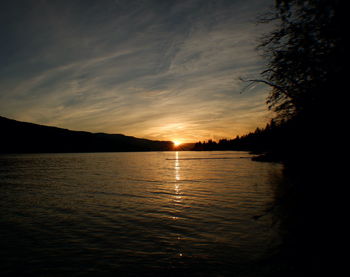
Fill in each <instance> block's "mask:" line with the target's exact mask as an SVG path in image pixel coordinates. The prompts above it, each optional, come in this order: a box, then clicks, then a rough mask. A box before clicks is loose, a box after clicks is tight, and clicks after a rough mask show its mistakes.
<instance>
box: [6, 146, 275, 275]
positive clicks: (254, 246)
mask: <svg viewBox="0 0 350 277" xmlns="http://www.w3.org/2000/svg"><path fill="white" fill-rule="evenodd" d="M249 157H250V156H249V154H248V153H245V152H233V151H232V152H146V153H88V154H26V155H2V156H0V196H1V198H0V223H1V227H0V228H1V229H0V235H1V247H0V255H1V257H0V258H1V260H0V271H1V273H2V276H6V275H14V276H63V275H66V276H115V275H120V276H145V275H149V276H155V275H162V276H164V275H170V276H264V274H265V275H266V276H269V272H268V269H267V268H268V266H266V265H264V262H262V261H264V260H266V259H267V257H269V255H271V253H272V251H274V248H275V247H276V245H278V240H279V235H278V232H277V231H276V230H275V228H273V225H272V222H271V218H270V217H269V216H262V217H259V219H258V220H257V219H256V216H259V215H261V214H264V212H265V210H266V208H268V207H269V206H270V205H271V203H272V202H273V200H274V187H273V181H272V180H273V178H272V177H273V176H275V175H276V174H277V175H278V174H280V172H281V165H279V164H273V163H258V162H253V161H251V160H250V159H249ZM232 274H233V275H232Z"/></svg>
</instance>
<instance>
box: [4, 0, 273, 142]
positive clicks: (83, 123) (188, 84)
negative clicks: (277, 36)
mask: <svg viewBox="0 0 350 277" xmlns="http://www.w3.org/2000/svg"><path fill="white" fill-rule="evenodd" d="M29 2H30V4H31V5H29V6H30V7H28V6H27V7H19V6H18V5H17V6H16V1H15V4H13V5H14V6H13V7H11V8H12V10H14V11H13V12H15V11H16V9H15V8H18V11H17V12H18V13H21V17H19V16H18V20H19V21H18V22H16V23H14V22H12V21H11V22H8V25H7V28H10V29H12V30H14V34H15V38H14V37H13V36H12V37H9V32H8V30H5V31H6V32H5V33H4V34H3V37H5V38H7V39H8V42H7V44H6V45H4V46H2V47H1V48H0V51H1V52H0V53H2V54H1V55H5V52H6V51H7V52H8V51H9V50H8V49H10V48H11V47H12V48H13V47H14V48H15V49H17V51H16V52H11V53H10V55H9V56H7V58H6V63H4V64H3V65H1V66H0V74H1V75H0V90H1V94H0V109H1V111H2V115H4V116H8V117H12V118H16V119H19V120H27V121H32V122H36V123H41V124H50V125H56V126H60V127H65V128H70V129H78V130H88V131H99V132H101V131H103V132H112V133H125V134H128V135H134V136H140V137H148V138H153V139H175V138H178V139H182V140H187V141H190V140H199V139H204V138H221V137H232V136H235V135H236V134H243V133H245V132H247V131H250V130H251V129H253V128H255V127H256V126H258V125H261V124H263V123H264V122H265V121H266V119H267V117H268V113H267V111H266V107H265V105H264V99H265V97H266V91H267V88H265V87H262V86H257V87H255V88H254V89H253V90H251V91H249V92H247V93H244V94H240V90H241V89H242V84H241V83H239V81H238V77H239V76H245V75H249V74H256V73H257V72H258V71H259V70H260V69H261V60H260V58H259V57H258V55H257V53H256V52H255V50H254V48H255V44H256V39H257V37H258V36H259V34H260V32H261V30H259V27H257V26H256V25H255V24H254V23H253V22H254V18H255V17H256V15H257V13H258V12H261V11H262V10H263V9H267V8H268V7H269V4H271V3H270V2H271V1H268V0H266V1H261V0H255V1H224V0H223V1H220V0H219V1H204V0H202V1H200V0H199V1H141V0H139V1H122V0H119V1H103V2H96V3H95V2H93V4H92V5H88V4H87V2H86V1H74V2H73V1H58V3H54V4H53V2H52V1H41V2H38V1H29ZM247 2H249V3H247ZM7 8H8V9H10V8H9V7H7ZM30 8H31V9H30ZM15 13H16V12H15ZM21 28H24V29H25V30H23V29H21ZM12 48H11V49H12Z"/></svg>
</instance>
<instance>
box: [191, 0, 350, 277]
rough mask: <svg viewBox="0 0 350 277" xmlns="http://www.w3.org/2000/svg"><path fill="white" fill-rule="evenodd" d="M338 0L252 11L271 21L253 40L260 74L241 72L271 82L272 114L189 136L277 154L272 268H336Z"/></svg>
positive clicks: (306, 271)
mask: <svg viewBox="0 0 350 277" xmlns="http://www.w3.org/2000/svg"><path fill="white" fill-rule="evenodd" d="M346 12H347V9H346V7H345V1H341V0H276V1H275V8H274V10H273V11H271V12H270V13H269V14H265V15H264V16H263V17H261V18H260V19H259V22H261V23H270V24H274V25H273V26H275V27H274V29H273V30H272V31H271V32H270V33H269V34H267V35H265V36H264V37H263V38H262V39H261V41H260V44H259V46H258V47H257V48H258V50H259V51H261V53H262V55H263V57H264V58H265V61H266V67H265V68H264V70H263V71H262V72H261V74H260V76H258V77H254V78H242V79H243V80H244V81H245V82H246V85H247V87H249V86H250V85H252V84H255V83H263V84H266V85H268V86H269V87H270V88H271V90H270V93H269V95H268V98H267V105H268V108H269V109H270V110H272V111H273V112H275V114H276V117H275V118H274V119H273V120H272V121H271V122H270V123H269V124H267V125H266V127H265V128H257V129H256V130H255V131H254V132H251V133H249V134H246V135H244V136H241V137H236V138H235V139H222V140H220V141H219V142H215V141H212V140H209V141H206V142H198V143H196V145H195V147H194V150H246V151H251V152H253V153H257V154H260V155H258V156H257V157H256V158H255V160H259V161H280V162H282V163H283V164H284V180H283V182H281V184H280V186H279V187H278V190H277V191H276V201H275V204H274V206H273V207H272V208H271V209H270V211H271V210H273V211H274V212H275V214H278V215H279V222H280V224H281V226H283V228H282V229H284V230H286V231H285V232H284V241H283V243H282V244H283V245H284V247H282V249H283V250H282V251H281V252H279V253H278V254H276V256H275V259H276V261H275V262H276V263H279V262H281V261H282V260H283V259H284V260H285V261H286V260H287V261H289V262H288V263H289V264H290V270H289V271H288V272H284V273H283V275H280V276H318V275H320V274H329V275H330V276H337V272H341V269H342V267H343V266H344V263H343V262H342V259H341V257H340V255H341V254H340V253H341V250H340V249H341V245H342V243H343V241H344V239H345V238H344V237H343V236H342V235H343V233H342V232H341V230H342V228H343V226H342V222H343V218H342V213H343V211H344V207H343V205H342V203H346V200H345V199H343V198H342V196H343V195H344V193H343V190H344V186H343V185H342V184H343V183H344V180H343V179H341V177H340V176H341V175H342V174H341V173H340V170H339V168H338V166H337V164H338V163H341V161H340V160H339V156H340V155H339V153H342V151H343V149H345V145H344V143H343V142H342V140H340V139H339V137H338V135H337V134H340V133H341V132H342V131H341V129H340V127H344V125H342V124H341V122H342V121H343V119H344V117H343V115H342V113H343V112H344V111H345V110H346V109H345V108H344V105H345V103H346V100H345V93H346V88H347V84H346V83H345V82H346V80H347V78H346V69H345V63H346V61H347V59H346V57H347V53H346V50H345V45H346V43H345V34H346V26H347V21H346V18H347V17H346Z"/></svg>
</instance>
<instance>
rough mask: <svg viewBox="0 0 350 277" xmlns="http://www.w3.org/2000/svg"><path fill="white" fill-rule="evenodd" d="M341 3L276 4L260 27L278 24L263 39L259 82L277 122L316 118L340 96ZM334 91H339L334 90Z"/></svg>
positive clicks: (301, 0)
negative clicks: (263, 63) (265, 88)
mask: <svg viewBox="0 0 350 277" xmlns="http://www.w3.org/2000/svg"><path fill="white" fill-rule="evenodd" d="M344 2H345V1H340V0H277V1H276V2H275V10H274V11H273V12H271V13H270V14H269V15H267V16H265V17H264V18H263V19H261V20H260V22H269V23H277V24H276V27H275V29H274V30H273V31H272V32H271V33H269V34H268V35H267V36H265V37H264V38H263V39H262V41H261V43H260V45H259V46H258V49H260V50H262V54H263V57H264V58H265V59H266V61H267V67H266V69H265V70H264V71H262V72H261V76H262V79H251V80H248V81H250V82H251V83H254V82H262V83H265V84H267V85H269V86H271V87H272V90H271V92H270V94H269V96H268V99H267V104H268V106H269V108H270V109H272V110H273V111H275V112H276V113H277V114H278V117H279V118H283V119H290V118H294V117H298V116H302V117H310V115H312V116H316V117H317V116H319V115H320V114H322V113H323V112H324V111H325V109H327V108H329V107H330V102H329V101H333V100H334V99H335V98H337V97H333V96H332V95H331V94H336V93H337V94H339V93H340V91H339V89H340V90H341V89H342V88H341V84H342V83H343V82H344V80H345V79H344V76H345V61H344V57H345V43H344V39H343V37H344V35H343V34H344V31H345V26H346V25H345V14H344V13H345V11H346V9H344V8H345V7H343V6H342V5H344ZM336 90H338V91H336Z"/></svg>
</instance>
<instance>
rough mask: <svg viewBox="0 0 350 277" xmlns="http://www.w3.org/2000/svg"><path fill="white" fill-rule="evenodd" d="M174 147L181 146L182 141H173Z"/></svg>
mask: <svg viewBox="0 0 350 277" xmlns="http://www.w3.org/2000/svg"><path fill="white" fill-rule="evenodd" d="M173 143H174V146H179V145H180V144H182V142H181V141H178V140H173Z"/></svg>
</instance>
